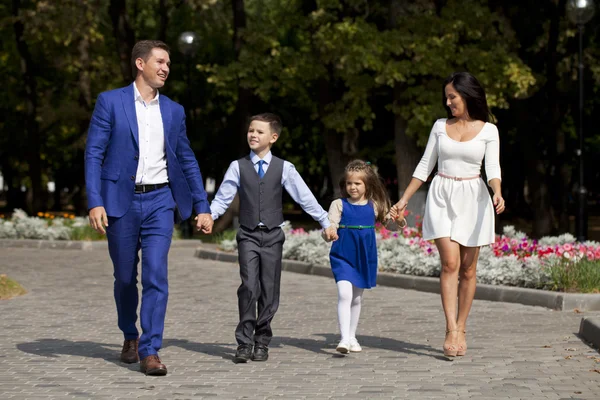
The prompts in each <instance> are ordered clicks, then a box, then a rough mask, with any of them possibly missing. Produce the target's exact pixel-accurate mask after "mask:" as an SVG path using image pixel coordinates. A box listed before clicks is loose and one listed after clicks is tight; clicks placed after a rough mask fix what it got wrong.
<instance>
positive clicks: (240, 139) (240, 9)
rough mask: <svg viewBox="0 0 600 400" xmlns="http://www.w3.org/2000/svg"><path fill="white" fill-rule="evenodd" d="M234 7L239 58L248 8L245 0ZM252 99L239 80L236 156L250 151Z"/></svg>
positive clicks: (235, 46)
mask: <svg viewBox="0 0 600 400" xmlns="http://www.w3.org/2000/svg"><path fill="white" fill-rule="evenodd" d="M231 5H232V7H233V51H234V54H235V59H236V60H239V57H240V54H241V52H242V49H243V47H244V44H245V43H244V37H243V30H244V29H245V28H246V10H245V8H244V0H233V1H232V2H231ZM251 99H252V92H251V91H250V90H249V89H247V88H244V87H242V85H241V83H240V82H239V81H238V93H237V102H236V105H235V112H234V114H233V126H232V131H231V132H232V135H233V138H232V139H233V140H232V141H231V143H236V148H235V151H236V153H237V154H235V156H234V157H239V156H241V155H243V154H246V153H247V152H248V142H247V140H246V135H245V133H246V128H247V127H246V124H247V123H248V119H249V118H250V107H249V104H250V101H251Z"/></svg>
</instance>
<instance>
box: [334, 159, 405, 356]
mask: <svg viewBox="0 0 600 400" xmlns="http://www.w3.org/2000/svg"><path fill="white" fill-rule="evenodd" d="M344 172H345V173H344V176H343V177H342V179H341V180H340V190H341V193H342V198H341V199H337V200H334V201H333V202H332V203H331V206H330V208H329V221H330V222H331V226H330V227H329V228H327V229H326V230H325V231H324V232H323V238H324V239H325V240H326V241H334V243H333V244H332V246H331V251H330V253H329V260H330V262H331V270H332V272H333V276H334V278H335V282H336V285H337V288H338V307H337V309H338V321H339V327H340V333H341V340H340V343H339V344H338V345H337V348H336V350H337V351H338V352H340V353H343V354H346V353H348V352H359V351H361V350H362V348H361V346H360V344H359V343H358V340H357V339H356V328H357V327H358V320H359V317H360V309H361V301H362V295H363V291H364V289H370V288H372V287H374V286H375V284H376V280H377V246H376V241H375V223H376V221H379V222H382V223H387V222H388V221H389V220H390V216H389V211H390V205H391V204H390V199H389V196H388V194H387V191H386V189H385V186H384V184H383V182H382V181H381V179H380V177H379V175H378V174H377V172H376V171H375V169H373V168H372V167H371V165H370V163H368V162H365V161H362V160H354V161H351V162H350V163H349V164H348V165H347V166H346V168H345V171H344ZM400 218H401V220H400V221H398V222H399V223H400V225H402V226H404V225H406V222H405V221H404V218H403V217H400Z"/></svg>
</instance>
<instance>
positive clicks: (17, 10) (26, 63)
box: [12, 0, 42, 212]
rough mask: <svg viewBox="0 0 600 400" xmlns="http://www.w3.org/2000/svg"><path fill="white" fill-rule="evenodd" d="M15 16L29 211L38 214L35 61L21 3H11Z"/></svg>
mask: <svg viewBox="0 0 600 400" xmlns="http://www.w3.org/2000/svg"><path fill="white" fill-rule="evenodd" d="M12 4H13V16H14V23H13V28H14V34H15V40H16V44H17V50H18V53H19V57H20V64H21V75H22V78H23V88H24V90H25V100H26V108H25V109H26V113H25V117H26V119H25V131H26V133H27V153H26V158H27V163H28V170H29V177H30V179H31V190H32V193H31V194H32V196H31V205H30V207H29V210H30V211H31V212H38V211H41V209H42V162H41V159H40V155H41V138H40V127H39V124H38V121H37V111H38V94H37V82H36V77H35V70H34V65H35V63H34V60H33V57H32V55H31V52H30V50H29V46H28V44H27V42H26V41H25V37H24V36H25V28H26V27H25V24H24V22H23V19H22V18H21V17H22V16H21V12H22V11H23V4H22V2H21V0H13V2H12Z"/></svg>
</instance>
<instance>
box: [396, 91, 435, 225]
mask: <svg viewBox="0 0 600 400" xmlns="http://www.w3.org/2000/svg"><path fill="white" fill-rule="evenodd" d="M393 93H394V94H393V96H394V103H398V102H399V101H400V95H401V93H402V88H401V85H399V84H397V85H396V86H395V87H394V90H393ZM406 126H407V121H406V120H405V119H404V118H402V116H400V115H398V114H396V115H394V144H395V150H396V171H397V175H398V196H399V197H402V195H403V194H404V190H405V189H406V187H407V186H408V184H409V183H410V181H411V179H412V175H413V172H414V170H415V168H416V166H417V163H418V162H419V160H420V159H421V152H420V151H419V149H418V147H417V144H416V141H415V139H413V138H411V137H409V136H408V135H407V134H406ZM426 199H427V188H426V184H424V185H423V186H421V189H420V190H418V191H417V192H416V193H415V194H414V195H413V197H412V198H411V200H410V202H409V206H408V211H409V213H410V214H409V215H408V217H407V223H408V224H409V225H411V226H415V223H416V222H417V220H420V221H422V220H423V214H424V212H425V200H426ZM417 217H418V218H417Z"/></svg>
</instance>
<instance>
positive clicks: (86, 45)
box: [56, 36, 92, 215]
mask: <svg viewBox="0 0 600 400" xmlns="http://www.w3.org/2000/svg"><path fill="white" fill-rule="evenodd" d="M78 50H79V62H80V64H81V68H80V70H79V81H78V87H79V106H80V107H81V108H82V109H83V110H85V111H86V113H85V115H91V114H92V88H91V79H90V73H89V71H90V53H89V51H90V41H89V37H88V36H83V37H82V39H81V41H80V42H79V46H78ZM89 122H90V121H89V118H87V117H86V118H82V119H81V120H80V121H79V132H80V133H81V136H80V139H79V140H77V141H76V142H75V143H74V144H73V145H72V150H71V151H73V152H74V153H75V155H74V156H75V160H83V158H84V150H85V138H86V137H87V130H88V127H89ZM75 165H76V167H75V168H74V171H72V173H73V174H74V179H75V182H74V185H72V186H75V187H77V188H78V189H79V190H77V191H75V193H74V196H73V207H74V208H75V213H76V214H78V215H83V214H86V213H87V196H86V195H85V194H86V192H85V171H84V169H83V167H82V164H81V163H77V164H75ZM56 183H57V185H56V191H57V192H62V189H63V188H62V186H58V182H56ZM58 198H60V195H59V197H58Z"/></svg>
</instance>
